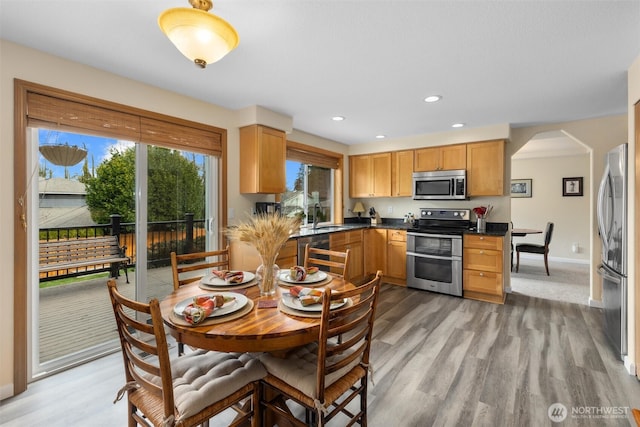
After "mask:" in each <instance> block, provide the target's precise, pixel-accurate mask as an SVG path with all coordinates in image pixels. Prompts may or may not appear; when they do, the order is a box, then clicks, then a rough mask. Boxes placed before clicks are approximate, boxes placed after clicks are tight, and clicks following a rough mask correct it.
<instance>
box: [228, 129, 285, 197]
mask: <svg viewBox="0 0 640 427" xmlns="http://www.w3.org/2000/svg"><path fill="white" fill-rule="evenodd" d="M286 149H287V139H286V134H285V133H284V132H283V131H280V130H277V129H271V128H268V127H266V126H260V125H252V126H246V127H243V128H241V129H240V159H241V162H242V163H241V164H240V165H239V166H240V171H241V173H240V192H241V193H265V194H279V193H283V192H284V191H285V190H286V176H285V174H286V172H285V163H286Z"/></svg>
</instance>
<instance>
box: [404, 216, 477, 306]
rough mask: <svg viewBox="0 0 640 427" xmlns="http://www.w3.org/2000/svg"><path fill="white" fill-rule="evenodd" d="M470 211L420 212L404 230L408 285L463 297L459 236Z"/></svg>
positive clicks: (460, 237) (467, 226) (466, 228)
mask: <svg viewBox="0 0 640 427" xmlns="http://www.w3.org/2000/svg"><path fill="white" fill-rule="evenodd" d="M469 217H470V210H469V209H432V208H424V209H420V216H419V217H418V220H417V224H416V227H415V228H411V229H409V230H408V231H407V286H408V287H410V288H415V289H423V290H426V291H432V292H439V293H443V294H449V295H455V296H460V297H461V296H462V234H463V232H464V231H466V230H469V229H470V228H471V221H470V220H469Z"/></svg>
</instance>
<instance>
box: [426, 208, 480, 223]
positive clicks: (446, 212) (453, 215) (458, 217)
mask: <svg viewBox="0 0 640 427" xmlns="http://www.w3.org/2000/svg"><path fill="white" fill-rule="evenodd" d="M470 216H471V210H470V209H436V208H422V209H420V218H421V219H434V220H454V221H469V218H470Z"/></svg>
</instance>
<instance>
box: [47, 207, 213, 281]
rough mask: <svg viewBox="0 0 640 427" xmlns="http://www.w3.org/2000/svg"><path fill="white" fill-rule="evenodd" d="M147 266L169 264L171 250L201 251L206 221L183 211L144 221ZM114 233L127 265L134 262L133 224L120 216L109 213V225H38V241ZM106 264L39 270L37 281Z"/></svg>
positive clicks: (101, 268)
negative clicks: (174, 217)
mask: <svg viewBox="0 0 640 427" xmlns="http://www.w3.org/2000/svg"><path fill="white" fill-rule="evenodd" d="M146 231H147V268H158V267H165V266H168V265H171V252H173V251H175V252H176V253H178V254H182V253H189V252H201V251H204V250H205V244H206V242H205V234H206V220H204V219H198V220H196V219H194V218H193V214H185V219H184V220H176V221H156V222H150V223H147V230H146ZM109 235H116V236H118V241H119V242H120V246H125V247H126V255H127V256H128V257H129V258H130V259H131V264H129V267H135V265H136V263H137V254H138V250H137V244H136V225H135V223H130V222H121V217H120V215H111V222H110V223H109V224H97V225H89V226H77V227H55V228H41V229H40V242H49V241H70V240H80V239H87V238H92V237H98V236H109ZM109 269H110V265H109V264H105V265H97V266H89V267H80V268H74V269H68V270H60V271H52V272H48V273H41V275H40V280H41V281H46V280H52V279H60V278H64V277H73V276H80V275H84V274H91V273H98V272H102V271H109Z"/></svg>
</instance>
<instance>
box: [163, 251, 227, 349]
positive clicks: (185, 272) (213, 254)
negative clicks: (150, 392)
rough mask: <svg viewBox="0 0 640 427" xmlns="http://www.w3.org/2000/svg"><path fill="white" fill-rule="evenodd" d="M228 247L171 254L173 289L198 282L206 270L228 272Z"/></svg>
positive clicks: (182, 347)
mask: <svg viewBox="0 0 640 427" xmlns="http://www.w3.org/2000/svg"><path fill="white" fill-rule="evenodd" d="M229 263H230V259H229V246H227V247H226V248H225V249H222V250H218V251H205V252H193V253H190V254H181V255H178V254H176V253H175V252H171V272H172V273H173V289H174V290H176V289H178V288H179V287H180V286H183V285H187V284H189V283H193V282H196V281H198V280H200V279H201V278H202V277H203V276H204V275H205V274H206V273H207V269H212V270H229ZM183 354H184V344H183V343H182V342H180V341H179V340H178V356H182V355H183Z"/></svg>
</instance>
